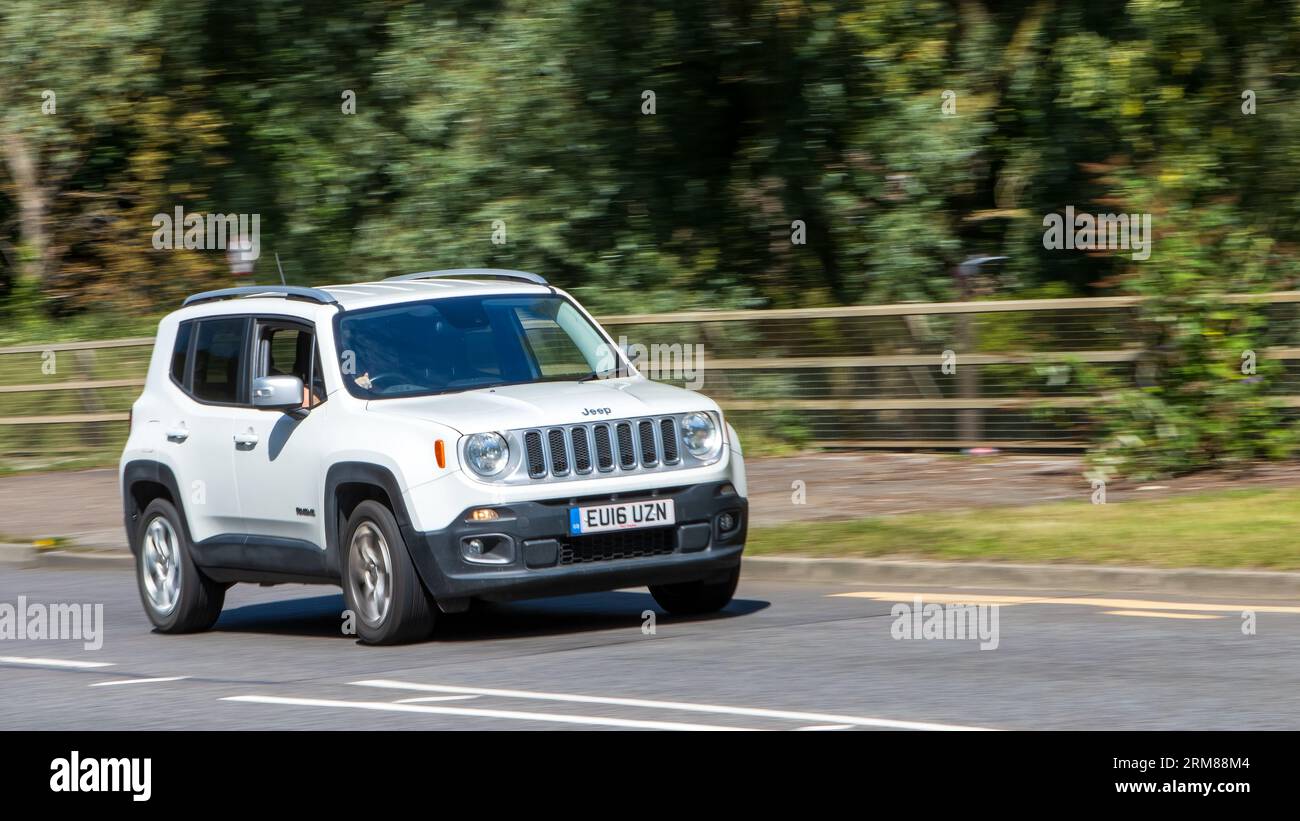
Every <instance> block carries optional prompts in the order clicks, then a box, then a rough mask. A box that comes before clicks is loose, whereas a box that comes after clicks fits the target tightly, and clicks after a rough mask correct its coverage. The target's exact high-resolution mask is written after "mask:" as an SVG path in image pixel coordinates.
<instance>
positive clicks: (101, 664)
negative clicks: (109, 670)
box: [0, 656, 113, 670]
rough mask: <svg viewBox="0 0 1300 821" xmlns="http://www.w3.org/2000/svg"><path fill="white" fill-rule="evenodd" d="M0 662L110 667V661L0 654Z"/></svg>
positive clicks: (44, 665)
mask: <svg viewBox="0 0 1300 821" xmlns="http://www.w3.org/2000/svg"><path fill="white" fill-rule="evenodd" d="M0 664H30V665H32V666H33V667H69V668H72V669H74V670H83V669H88V668H91V667H112V666H113V662H111V661H70V660H68V659H33V658H24V657H22V656H0Z"/></svg>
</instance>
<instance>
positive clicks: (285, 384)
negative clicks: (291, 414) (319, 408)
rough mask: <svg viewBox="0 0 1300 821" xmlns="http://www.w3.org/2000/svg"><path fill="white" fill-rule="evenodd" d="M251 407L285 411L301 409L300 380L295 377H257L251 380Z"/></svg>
mask: <svg viewBox="0 0 1300 821" xmlns="http://www.w3.org/2000/svg"><path fill="white" fill-rule="evenodd" d="M253 407H255V408H257V409H258V410H272V411H287V410H295V409H297V408H301V407H302V380H301V379H299V378H298V377H296V376H259V377H258V378H256V379H254V380H253Z"/></svg>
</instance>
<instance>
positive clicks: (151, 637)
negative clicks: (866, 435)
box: [0, 568, 1300, 731]
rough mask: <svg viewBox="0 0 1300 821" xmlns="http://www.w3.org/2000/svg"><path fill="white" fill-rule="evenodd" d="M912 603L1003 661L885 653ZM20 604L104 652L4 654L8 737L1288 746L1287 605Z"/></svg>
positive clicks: (765, 585) (72, 645)
mask: <svg viewBox="0 0 1300 821" xmlns="http://www.w3.org/2000/svg"><path fill="white" fill-rule="evenodd" d="M846 593H852V594H859V595H851V596H846V595H839V594H846ZM914 593H919V594H920V595H921V596H922V599H923V601H928V602H939V603H942V602H943V601H945V599H944V598H943V596H944V594H945V593H947V594H950V595H956V597H957V598H958V599H962V600H966V599H970V598H972V597H973V596H974V595H976V594H978V595H982V596H992V597H993V599H992V601H1001V602H1003V603H1002V604H1001V605H1000V607H999V609H998V614H999V616H998V646H997V648H996V649H989V650H981V649H980V641H979V639H977V638H975V639H966V640H960V639H950V640H938V639H932V640H900V639H895V638H894V637H893V636H892V635H891V634H892V632H893V631H892V629H891V628H892V625H893V623H894V618H893V616H892V615H891V608H892V607H893V606H894V602H895V601H896V600H903V601H906V600H909V599H910V598H911V597H912V596H913V594H914ZM1004 593H1007V594H1010V595H1012V596H1018V597H1024V599H1023V600H1022V599H1015V598H1012V599H1005V598H999V597H1000V596H1002V595H1003V594H1004ZM860 594H870V595H868V596H864V595H860ZM19 596H25V597H26V600H27V603H29V604H30V603H33V602H35V603H43V604H50V603H54V602H82V603H102V604H103V619H104V634H103V645H102V647H101V648H100V649H97V650H86V649H84V647H83V645H82V642H80V641H56V640H43V641H42V640H31V639H26V640H19V639H13V638H11V639H0V730H11V729H23V728H26V729H74V730H86V729H97V730H98V729H272V728H275V729H412V730H442V729H472V730H477V729H485V730H495V729H606V728H608V729H620V728H644V729H693V728H698V727H721V728H756V729H779V730H800V729H814V728H815V729H827V730H837V731H852V730H864V729H891V728H910V727H916V728H918V729H924V728H927V727H933V728H935V729H942V728H944V727H949V726H951V727H979V728H994V729H1050V728H1066V729H1293V730H1294V729H1300V688H1297V687H1296V682H1297V681H1300V608H1296V607H1294V606H1293V604H1294V603H1291V602H1260V601H1254V602H1243V601H1223V600H1214V599H1204V598H1199V597H1198V598H1196V599H1194V600H1193V599H1191V598H1188V597H1179V598H1176V599H1172V600H1171V599H1168V598H1161V597H1154V596H1151V595H1146V596H1139V595H1137V594H1133V595H1128V596H1125V595H1124V594H1120V593H1098V592H1096V591H1031V592H1027V591H1023V590H1021V591H994V590H963V591H960V592H958V591H952V590H948V591H940V590H916V591H914V590H909V589H899V590H891V591H868V590H863V589H862V588H861V587H833V586H827V585H814V584H797V583H783V584H778V583H770V582H746V581H744V580H742V583H741V588H740V591H739V593H738V596H737V599H736V600H735V601H733V602H732V604H731V605H730V606H729V607H728V608H727V610H726V611H725V612H724V613H722V614H720V615H718V616H714V617H709V618H703V619H674V618H671V617H668V616H665V615H663V614H658V616H657V619H656V623H655V632H654V634H652V635H649V634H646V633H645V632H644V631H643V619H642V614H643V613H644V611H646V610H655V606H654V603H653V600H652V599H651V598H650V596H649V595H648V593H646V592H645V591H644V590H630V591H619V592H612V593H605V594H597V595H587V596H575V597H568V598H560V599H545V600H537V601H533V602H522V603H516V604H509V605H490V606H485V607H483V608H481V609H478V610H475V611H471V612H469V613H466V614H462V615H458V616H454V617H444V619H443V621H442V622H441V623H440V625H439V629H438V631H437V632H436V634H435V636H434V638H433V639H431V640H429V641H427V642H424V643H421V644H417V645H409V646H404V647H391V648H375V647H366V646H362V645H359V644H358V643H357V642H356V641H355V639H353V638H351V637H348V636H345V635H343V633H342V631H341V624H342V622H341V620H340V614H341V612H342V610H343V603H342V598H341V595H340V594H339V593H338V591H337V589H336V588H330V587H301V586H282V587H275V588H258V587H252V586H247V585H240V586H236V587H235V588H233V589H232V590H231V591H230V593H229V594H228V596H227V600H226V610H225V612H224V613H223V615H222V617H221V620H220V622H219V623H218V625H217V627H216V628H215V629H214V630H212V631H210V632H208V633H204V634H199V635H189V636H163V635H159V634H155V633H153V632H152V631H151V629H150V627H149V625H148V622H147V621H146V619H145V617H144V615H143V613H142V611H141V608H140V603H139V600H138V598H137V593H136V588H135V582H134V578H133V576H132V575H131V573H129V572H126V571H121V570H69V569H23V570H19V569H12V568H0V607H3V606H4V605H5V604H8V605H16V604H17V603H18V597H19ZM1130 599H1132V600H1135V601H1129V600H1130ZM977 601H978V600H977ZM1171 601H1172V602H1173V603H1172V604H1171V603H1170V602H1171ZM1270 605H1275V606H1278V609H1279V610H1280V611H1287V610H1288V608H1289V611H1290V612H1274V611H1270V610H1268V609H1267V608H1268V607H1269V606H1270ZM1245 609H1254V610H1255V618H1256V625H1255V626H1256V634H1255V635H1243V633H1242V616H1241V611H1242V610H1245ZM56 663H61V664H64V665H68V664H70V665H74V666H57V664H56ZM85 665H95V666H85Z"/></svg>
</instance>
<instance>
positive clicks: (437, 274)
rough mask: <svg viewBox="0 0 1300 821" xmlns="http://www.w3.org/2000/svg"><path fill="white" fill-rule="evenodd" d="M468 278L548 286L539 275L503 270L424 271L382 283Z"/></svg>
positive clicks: (461, 269)
mask: <svg viewBox="0 0 1300 821" xmlns="http://www.w3.org/2000/svg"><path fill="white" fill-rule="evenodd" d="M469 277H493V278H495V279H517V280H521V281H523V282H531V283H533V284H534V285H549V284H550V283H548V282H547V281H546V279H545V278H544V277H542V276H541V275H540V274H530V273H529V272H527V271H508V270H506V269H504V268H452V269H448V270H446V271H424V272H421V273H418V274H402V275H400V276H395V277H385V279H384V282H398V281H401V280H412V279H467V278H469Z"/></svg>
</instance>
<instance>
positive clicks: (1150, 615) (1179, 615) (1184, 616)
mask: <svg viewBox="0 0 1300 821" xmlns="http://www.w3.org/2000/svg"><path fill="white" fill-rule="evenodd" d="M1105 613H1106V615H1107V616H1145V617H1146V618H1149V619H1221V618H1223V616H1210V615H1207V614H1205V613H1158V612H1155V611H1153V610H1107V611H1105Z"/></svg>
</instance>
